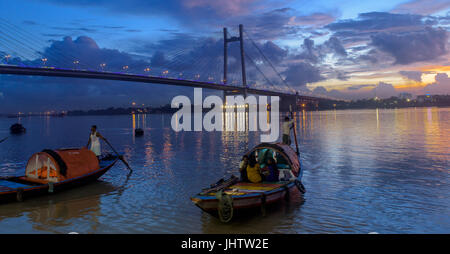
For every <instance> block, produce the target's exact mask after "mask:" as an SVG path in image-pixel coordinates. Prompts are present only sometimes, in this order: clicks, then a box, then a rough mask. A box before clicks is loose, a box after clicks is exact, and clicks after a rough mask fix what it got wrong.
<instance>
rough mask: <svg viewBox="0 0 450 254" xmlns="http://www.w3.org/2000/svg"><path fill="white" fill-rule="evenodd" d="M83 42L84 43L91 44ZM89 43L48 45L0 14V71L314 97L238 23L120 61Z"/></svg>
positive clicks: (309, 100)
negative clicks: (204, 38)
mask: <svg viewBox="0 0 450 254" xmlns="http://www.w3.org/2000/svg"><path fill="white" fill-rule="evenodd" d="M79 39H80V38H79ZM84 40H86V44H89V43H91V44H95V42H94V43H92V42H90V41H88V40H87V39H85V38H84ZM76 42H77V41H76ZM234 42H236V43H234ZM90 46H92V49H88V50H87V51H88V55H87V56H86V54H81V53H80V54H79V55H77V50H76V49H74V50H67V49H64V48H63V47H61V46H60V45H59V44H56V43H54V44H53V45H51V46H48V45H47V42H46V41H45V40H43V39H40V38H37V37H36V36H33V35H31V34H30V33H28V32H25V31H23V30H22V29H21V28H20V27H17V26H15V25H14V24H11V23H10V22H8V21H6V20H3V19H1V18H0V59H1V61H0V74H13V75H32V76H49V77H67V78H88V79H103V80H118V81H131V82H143V83H149V84H164V85H175V86H186V87H200V88H206V89H213V90H221V91H224V96H226V95H237V94H242V95H244V96H246V95H247V94H255V95H268V96H280V97H281V108H282V109H284V110H286V109H288V108H289V105H292V106H293V107H294V108H298V107H302V106H303V107H305V106H309V107H314V106H317V103H318V100H319V98H317V97H315V96H312V95H311V94H310V92H309V91H305V90H300V91H299V90H296V89H295V88H294V87H293V86H291V85H290V84H288V83H287V82H286V81H285V80H284V78H283V77H282V75H281V74H280V72H279V71H278V70H277V68H276V67H275V65H274V64H273V63H272V61H271V60H270V59H269V57H267V56H266V54H265V53H264V50H262V49H261V44H260V45H258V43H257V42H255V41H254V40H253V39H252V38H251V37H250V36H249V35H248V33H246V32H245V31H244V29H243V26H242V25H239V35H238V36H232V35H231V34H230V33H229V32H228V30H227V28H224V29H223V39H220V40H217V41H212V42H207V43H201V42H200V43H197V45H190V46H189V47H186V48H176V47H174V48H170V47H166V48H164V50H163V49H161V50H160V51H156V52H154V54H153V55H152V56H151V57H150V61H148V60H142V59H138V60H136V59H133V57H129V56H127V57H124V58H125V59H121V56H123V53H122V54H121V53H120V52H118V51H117V52H116V51H113V50H110V52H109V53H111V54H112V55H114V54H116V55H117V57H115V58H110V57H109V59H108V57H107V56H106V55H105V54H103V55H102V54H101V52H102V51H101V50H104V49H99V48H98V49H96V48H95V46H96V44H95V45H90ZM238 46H239V47H238ZM178 47H179V46H178ZM89 52H90V53H91V55H89ZM247 63H248V65H246V64H247Z"/></svg>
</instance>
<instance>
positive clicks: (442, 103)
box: [0, 95, 450, 118]
mask: <svg viewBox="0 0 450 254" xmlns="http://www.w3.org/2000/svg"><path fill="white" fill-rule="evenodd" d="M424 107H440V108H445V107H450V95H423V96H418V97H417V98H416V99H410V98H398V97H390V98H387V99H379V98H373V99H362V100H356V101H338V100H329V99H319V101H318V103H316V104H299V105H298V106H297V110H295V109H294V111H326V110H348V109H355V110H357V109H399V108H424ZM178 110H179V109H178V108H172V107H171V105H170V104H166V105H164V106H161V107H156V108H152V107H129V108H114V107H109V108H107V109H90V110H70V111H62V112H54V111H51V112H45V113H32V114H23V113H20V114H0V116H4V117H9V118H17V117H22V116H52V117H64V116H92V115H132V114H174V113H175V112H177V111H178ZM192 110H193V109H192ZM207 111H208V110H203V113H205V112H207ZM283 112H284V111H283Z"/></svg>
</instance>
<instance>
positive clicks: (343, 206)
mask: <svg viewBox="0 0 450 254" xmlns="http://www.w3.org/2000/svg"><path fill="white" fill-rule="evenodd" d="M170 118H171V115H147V116H135V117H133V116H131V115H130V116H86V117H63V118H55V117H27V118H21V119H20V122H21V123H22V124H23V125H24V126H25V127H26V128H27V133H26V134H25V135H22V136H13V137H10V138H9V139H8V140H7V141H5V142H3V143H1V144H0V173H1V175H2V176H4V175H20V174H23V172H24V167H25V164H26V162H27V160H28V158H29V157H30V156H31V155H32V154H33V153H35V152H38V151H41V150H42V149H44V148H59V147H77V146H83V145H86V143H87V139H88V135H89V127H90V126H91V125H92V124H96V125H98V127H99V131H100V132H101V133H102V134H103V135H104V136H105V137H107V138H108V139H109V141H110V142H111V143H112V144H113V145H114V146H115V148H116V149H117V150H120V151H123V152H124V153H125V158H126V160H127V161H128V162H129V163H130V165H131V167H132V168H133V169H134V172H133V174H132V175H131V176H130V177H129V178H127V173H128V171H127V169H126V168H125V167H124V166H123V165H122V164H116V166H115V167H114V168H113V169H111V170H110V171H109V172H108V173H107V174H105V175H104V176H103V177H102V178H101V181H98V182H95V183H92V184H89V185H86V186H83V187H79V188H76V189H72V190H69V191H67V192H63V193H58V194H53V195H51V196H46V197H39V198H35V199H29V200H26V201H25V202H22V203H10V204H3V205H0V233H68V232H72V231H76V232H80V233H368V232H374V231H375V232H379V233H450V178H449V173H450V165H449V161H450V109H449V108H417V109H414V108H411V109H396V110H384V109H383V110H382V109H379V110H344V111H324V112H303V113H301V112H300V113H299V114H297V117H296V122H297V129H298V141H299V143H300V151H301V161H302V163H303V166H304V168H305V172H304V175H303V183H304V185H305V187H306V189H307V192H306V194H305V196H304V201H300V200H299V199H294V200H291V202H290V203H289V204H287V203H284V204H282V205H281V206H280V207H278V208H273V209H270V211H269V212H268V213H267V215H266V216H265V217H263V216H262V215H260V214H255V216H254V217H244V218H240V219H238V220H236V221H234V222H232V223H230V224H223V223H221V222H219V221H218V220H217V219H216V218H214V217H211V216H210V215H208V214H206V213H203V212H202V211H201V210H200V209H199V208H197V207H196V206H194V205H193V204H192V203H191V201H190V200H189V197H190V196H191V195H193V194H195V193H197V192H198V191H199V190H200V189H201V188H202V187H205V186H206V185H209V184H211V183H213V182H215V181H217V180H218V179H219V178H222V177H224V176H228V175H230V174H232V173H234V174H237V165H238V163H239V159H240V157H241V155H242V154H243V153H244V152H245V151H246V150H247V149H249V148H251V147H253V146H254V145H256V144H257V143H258V142H259V133H256V132H249V133H248V132H223V133H221V132H179V133H176V132H174V131H172V129H171V127H170ZM16 121H17V119H11V118H1V119H0V139H1V138H3V137H4V136H7V135H9V133H8V128H9V126H10V125H11V124H13V123H15V122H16ZM137 127H140V128H144V129H145V135H144V136H143V137H134V136H133V128H137ZM103 148H104V149H105V148H106V147H105V145H103Z"/></svg>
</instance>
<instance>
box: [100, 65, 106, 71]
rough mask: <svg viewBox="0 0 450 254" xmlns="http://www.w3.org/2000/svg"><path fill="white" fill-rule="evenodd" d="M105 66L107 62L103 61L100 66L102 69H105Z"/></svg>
mask: <svg viewBox="0 0 450 254" xmlns="http://www.w3.org/2000/svg"><path fill="white" fill-rule="evenodd" d="M105 66H106V64H105V63H101V64H100V67H101V68H102V71H104V68H105Z"/></svg>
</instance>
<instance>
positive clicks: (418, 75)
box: [399, 71, 422, 82]
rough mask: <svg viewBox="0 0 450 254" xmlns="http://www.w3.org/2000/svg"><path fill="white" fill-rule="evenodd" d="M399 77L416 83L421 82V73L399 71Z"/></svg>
mask: <svg viewBox="0 0 450 254" xmlns="http://www.w3.org/2000/svg"><path fill="white" fill-rule="evenodd" d="M399 73H400V75H402V76H404V77H406V78H407V79H410V80H414V81H417V82H421V81H422V72H421V71H400V72H399Z"/></svg>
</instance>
